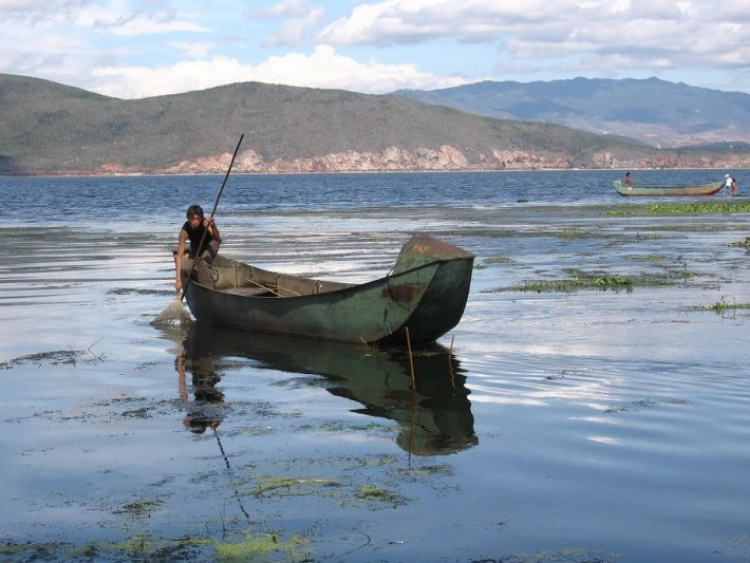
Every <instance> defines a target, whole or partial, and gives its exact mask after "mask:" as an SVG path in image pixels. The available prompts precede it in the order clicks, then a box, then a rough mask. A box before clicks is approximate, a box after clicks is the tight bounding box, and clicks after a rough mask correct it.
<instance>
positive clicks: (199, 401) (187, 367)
mask: <svg viewBox="0 0 750 563" xmlns="http://www.w3.org/2000/svg"><path fill="white" fill-rule="evenodd" d="M175 368H176V369H177V373H178V374H179V389H180V399H182V400H183V401H184V402H185V403H188V402H189V400H190V399H189V396H188V389H187V374H186V371H189V372H190V374H191V375H192V386H193V398H194V403H193V404H192V405H191V407H190V408H189V409H188V413H187V415H186V416H185V419H184V420H183V421H182V422H183V424H184V425H185V427H186V428H187V429H188V430H190V432H193V433H195V434H203V433H204V432H205V431H206V429H207V428H211V429H212V430H216V428H217V427H218V426H219V424H221V421H222V419H223V416H222V414H221V410H220V404H221V403H222V402H223V400H224V393H222V392H221V391H220V390H219V389H217V388H216V384H217V383H218V382H219V380H220V379H221V376H220V375H217V373H216V369H215V366H214V360H213V358H211V357H200V358H188V357H186V356H184V355H181V356H177V358H176V359H175Z"/></svg>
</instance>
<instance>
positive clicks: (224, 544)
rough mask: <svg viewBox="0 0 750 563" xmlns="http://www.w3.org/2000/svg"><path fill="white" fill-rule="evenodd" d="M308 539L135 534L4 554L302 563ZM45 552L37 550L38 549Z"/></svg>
mask: <svg viewBox="0 0 750 563" xmlns="http://www.w3.org/2000/svg"><path fill="white" fill-rule="evenodd" d="M308 543H309V542H308V540H306V539H305V538H302V537H299V536H292V537H291V538H289V539H288V540H286V541H284V540H282V538H281V537H280V535H279V534H278V533H275V532H264V533H258V534H253V533H252V532H245V533H243V534H242V536H240V537H239V538H238V539H237V541H218V540H213V539H210V538H183V539H180V540H176V541H174V540H162V541H156V540H152V539H149V537H148V536H145V535H137V536H133V537H132V538H128V539H127V540H125V541H123V542H121V543H108V542H92V543H88V544H86V545H84V546H82V547H79V548H70V546H60V545H49V546H31V545H28V546H25V545H22V546H14V547H17V548H23V549H16V550H14V551H13V552H10V551H2V550H0V554H7V555H27V556H28V555H36V556H37V558H38V557H40V556H43V555H46V556H47V557H48V558H49V557H58V558H59V557H63V558H65V559H67V560H81V561H84V560H85V561H90V560H96V559H104V560H117V561H120V560H138V561H178V560H187V561H205V560H212V561H226V562H232V561H305V560H308V559H309V557H310V555H311V553H312V552H311V549H310V548H309V547H308V546H307V544H308ZM42 548H43V549H44V551H40V549H42Z"/></svg>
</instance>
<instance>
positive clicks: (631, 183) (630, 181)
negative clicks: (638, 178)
mask: <svg viewBox="0 0 750 563" xmlns="http://www.w3.org/2000/svg"><path fill="white" fill-rule="evenodd" d="M622 185H623V186H627V187H628V188H632V187H634V186H635V182H634V181H633V179H632V178H631V177H630V172H625V179H624V180H623V181H622Z"/></svg>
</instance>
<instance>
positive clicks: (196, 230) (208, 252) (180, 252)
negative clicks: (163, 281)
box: [174, 205, 221, 291]
mask: <svg viewBox="0 0 750 563" xmlns="http://www.w3.org/2000/svg"><path fill="white" fill-rule="evenodd" d="M185 216H186V217H187V221H185V224H184V225H182V228H181V229H180V236H179V244H178V246H177V256H176V257H175V281H174V285H175V287H176V288H177V291H182V275H181V272H182V268H183V265H184V259H185V247H186V244H187V242H188V241H190V249H189V251H188V258H189V259H192V260H194V259H195V258H196V257H198V258H199V259H200V260H203V261H204V262H210V261H211V260H212V259H213V257H214V256H216V254H217V253H218V252H219V245H220V244H221V234H220V233H219V227H217V226H216V222H215V221H214V218H213V217H208V218H206V217H205V216H204V214H203V208H201V206H200V205H191V206H190V207H188V208H187V212H186V213H185ZM204 234H205V239H204V238H203V235H204ZM201 240H203V246H202V248H200V249H198V245H200V244H201ZM199 250H200V251H199Z"/></svg>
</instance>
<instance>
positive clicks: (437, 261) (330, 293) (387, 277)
mask: <svg viewBox="0 0 750 563" xmlns="http://www.w3.org/2000/svg"><path fill="white" fill-rule="evenodd" d="M222 258H223V259H224V260H229V261H231V262H235V263H238V264H241V265H244V266H247V267H251V268H254V269H257V270H260V271H261V272H263V273H266V274H271V275H281V276H289V277H292V278H295V279H298V280H302V281H306V282H312V283H317V282H321V283H332V282H330V281H326V280H321V279H317V278H308V277H304V276H295V275H293V274H284V273H282V272H277V271H275V270H266V269H263V268H258V267H257V266H251V265H250V264H246V263H244V262H240V261H239V260H234V259H232V258H227V257H225V256H222ZM475 258H476V256H475V255H473V254H470V253H467V255H466V256H460V257H458V256H457V257H455V258H438V259H435V260H432V261H430V262H426V263H423V264H420V265H418V266H414V267H413V268H409V269H408V270H402V271H400V272H398V273H397V274H392V273H388V274H387V275H385V276H383V277H380V278H376V279H374V280H370V281H367V282H363V283H359V284H358V283H351V284H348V285H347V286H346V287H341V288H338V289H334V290H332V291H325V292H322V293H310V294H307V295H289V296H280V295H273V296H263V295H240V294H237V293H232V292H231V291H229V290H230V289H236V288H224V289H217V288H215V287H210V286H208V285H205V284H202V283H199V282H198V280H196V279H193V280H192V281H191V282H190V285H197V286H199V287H200V288H202V289H204V290H207V291H210V292H214V293H220V294H222V295H226V296H230V297H232V298H239V299H273V300H280V299H283V300H284V301H289V300H292V301H297V300H304V299H317V298H320V297H321V296H324V295H325V296H334V297H335V296H336V294H337V293H344V292H351V291H352V290H359V289H362V290H365V291H366V290H367V289H368V286H374V285H377V284H381V283H383V282H386V281H390V280H392V279H396V278H399V277H402V276H406V275H408V274H411V273H412V272H415V271H418V270H423V269H426V268H428V267H431V266H434V265H436V264H447V263H450V262H460V261H463V260H471V261H473V260H474V259H475ZM392 271H393V269H391V272H392ZM333 283H347V282H333Z"/></svg>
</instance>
